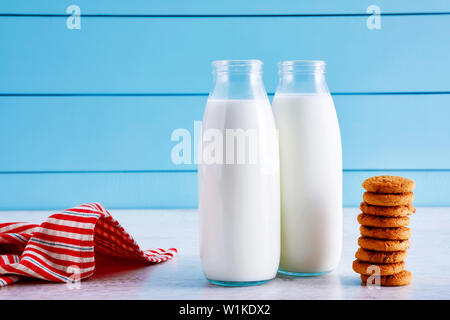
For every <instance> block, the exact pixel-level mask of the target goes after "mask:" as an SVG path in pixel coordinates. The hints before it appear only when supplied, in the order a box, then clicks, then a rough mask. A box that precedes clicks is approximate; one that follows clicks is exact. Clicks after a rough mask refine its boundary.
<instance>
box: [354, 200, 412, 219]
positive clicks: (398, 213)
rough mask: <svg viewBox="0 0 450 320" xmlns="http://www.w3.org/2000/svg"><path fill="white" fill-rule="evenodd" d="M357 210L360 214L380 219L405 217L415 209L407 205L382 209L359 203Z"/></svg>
mask: <svg viewBox="0 0 450 320" xmlns="http://www.w3.org/2000/svg"><path fill="white" fill-rule="evenodd" d="M359 208H360V209H361V212H362V213H366V214H371V215H374V216H382V217H406V216H409V215H411V214H413V213H414V212H416V208H414V206H413V205H411V204H408V205H406V206H392V207H382V206H371V205H370V204H368V203H365V202H361V204H360V205H359Z"/></svg>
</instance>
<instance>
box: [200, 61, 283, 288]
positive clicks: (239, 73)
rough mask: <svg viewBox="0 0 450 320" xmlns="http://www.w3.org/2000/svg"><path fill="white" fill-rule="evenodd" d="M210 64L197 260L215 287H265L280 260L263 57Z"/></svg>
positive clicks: (274, 149)
mask: <svg viewBox="0 0 450 320" xmlns="http://www.w3.org/2000/svg"><path fill="white" fill-rule="evenodd" d="M212 66H213V75H214V88H213V90H212V92H211V93H210V95H209V98H208V102H207V105H206V109H205V113H204V117H203V125H202V134H201V137H202V138H201V142H200V148H199V150H200V154H199V159H200V160H199V162H200V163H199V167H198V183H199V212H200V258H201V262H202V267H203V271H204V273H205V276H206V277H207V278H208V280H210V281H211V282H212V283H214V284H219V285H228V286H245V285H254V284H260V283H263V282H266V281H269V280H271V279H273V278H274V277H275V275H276V273H277V269H278V264H279V260H280V176H279V154H278V141H277V135H276V128H275V121H274V118H273V114H272V110H271V107H270V103H269V100H268V98H267V94H266V91H265V89H264V85H263V81H262V62H261V61H259V60H242V61H240V60H230V61H214V62H213V63H212Z"/></svg>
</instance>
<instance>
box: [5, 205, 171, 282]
mask: <svg viewBox="0 0 450 320" xmlns="http://www.w3.org/2000/svg"><path fill="white" fill-rule="evenodd" d="M96 252H99V253H103V254H106V255H110V256H115V257H121V258H127V259H133V260H137V261H142V262H143V263H159V262H164V261H167V260H169V259H171V258H173V257H174V256H175V254H176V253H177V249H175V248H170V249H168V250H163V249H159V248H158V249H154V250H144V251H143V250H141V249H140V248H139V246H138V245H137V243H136V242H135V241H134V240H133V238H132V237H131V236H130V235H129V234H128V233H127V232H126V231H125V230H124V228H123V227H122V226H121V225H120V224H119V223H118V222H117V221H116V220H115V219H113V218H112V217H111V215H110V214H109V212H108V211H107V210H106V209H105V208H104V207H103V206H101V205H100V204H98V203H90V204H84V205H81V206H79V207H75V208H72V209H69V210H66V211H64V212H62V213H57V214H54V215H51V216H50V217H49V218H47V220H46V221H45V222H44V223H42V224H41V225H39V226H38V225H35V224H29V223H21V222H12V223H3V224H0V287H3V286H6V285H8V284H11V283H14V282H17V281H19V280H21V279H23V278H24V277H32V278H39V279H44V280H48V281H56V282H74V279H75V280H78V279H84V278H87V277H89V276H91V275H92V274H93V273H94V270H95V253H96ZM74 275H75V277H74Z"/></svg>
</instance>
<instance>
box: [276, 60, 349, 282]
mask: <svg viewBox="0 0 450 320" xmlns="http://www.w3.org/2000/svg"><path fill="white" fill-rule="evenodd" d="M273 112H274V115H275V121H276V124H277V127H278V130H279V144H280V166H281V260H280V270H279V272H280V273H281V274H287V275H293V276H311V275H319V274H322V273H326V272H329V271H331V270H333V269H335V268H336V267H337V265H338V263H339V260H340V256H341V249H342V147H341V136H340V131H339V124H338V119H337V116H336V111H335V108H334V103H333V99H332V98H331V95H330V92H329V91H328V87H327V84H326V81H325V62H324V61H283V62H280V63H279V84H278V88H277V91H276V94H275V97H274V100H273Z"/></svg>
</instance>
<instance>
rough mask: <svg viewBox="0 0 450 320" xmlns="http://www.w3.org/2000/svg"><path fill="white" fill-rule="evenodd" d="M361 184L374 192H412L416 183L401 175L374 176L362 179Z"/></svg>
mask: <svg viewBox="0 0 450 320" xmlns="http://www.w3.org/2000/svg"><path fill="white" fill-rule="evenodd" d="M362 186H363V188H364V189H366V190H367V191H369V192H375V193H406V192H412V191H413V190H414V188H415V187H416V183H415V182H414V181H413V180H411V179H408V178H403V177H397V176H376V177H371V178H368V179H366V180H364V182H363V183H362Z"/></svg>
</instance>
